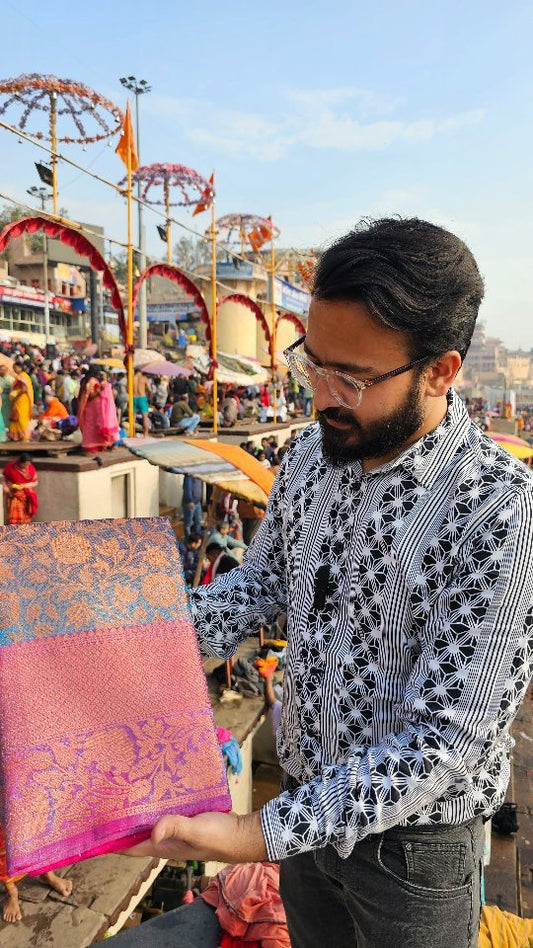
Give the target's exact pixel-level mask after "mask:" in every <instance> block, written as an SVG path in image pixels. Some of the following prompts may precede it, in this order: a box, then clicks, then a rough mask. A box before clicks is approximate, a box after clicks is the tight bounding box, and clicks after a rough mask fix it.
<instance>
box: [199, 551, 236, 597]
mask: <svg viewBox="0 0 533 948" xmlns="http://www.w3.org/2000/svg"><path fill="white" fill-rule="evenodd" d="M205 555H206V558H207V560H208V562H209V567H208V569H207V572H206V574H205V576H204V578H203V579H202V586H207V584H208V583H212V582H213V580H214V578H215V576H219V575H221V574H222V573H229V572H230V570H232V569H235V567H236V566H239V561H238V560H236V559H235V557H234V556H232V555H231V553H229V552H228V551H227V549H226V547H225V546H223V545H222V543H220V542H219V541H217V540H210V541H209V543H208V544H207V548H206V551H205Z"/></svg>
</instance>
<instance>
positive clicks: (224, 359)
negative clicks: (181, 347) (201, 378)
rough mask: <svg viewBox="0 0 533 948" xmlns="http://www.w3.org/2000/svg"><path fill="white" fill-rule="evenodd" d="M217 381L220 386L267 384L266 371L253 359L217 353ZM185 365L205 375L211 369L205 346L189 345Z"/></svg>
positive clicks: (267, 376) (245, 386) (227, 353)
mask: <svg viewBox="0 0 533 948" xmlns="http://www.w3.org/2000/svg"><path fill="white" fill-rule="evenodd" d="M217 363H218V365H217V380H218V382H219V383H220V384H222V385H238V386H241V385H242V386H243V387H244V388H247V387H248V385H263V384H264V383H265V382H268V379H269V374H268V371H267V370H266V369H265V368H264V367H263V366H262V365H261V364H260V362H257V361H256V360H255V359H249V358H248V357H247V356H241V355H230V353H229V352H221V351H220V349H219V350H218V351H217ZM187 364H188V365H193V366H194V368H195V369H196V370H197V371H198V372H201V373H202V375H207V374H208V373H209V370H210V367H211V357H210V355H209V354H208V352H207V349H206V348H205V346H201V345H195V344H189V345H188V346H187Z"/></svg>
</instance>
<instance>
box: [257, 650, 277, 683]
mask: <svg viewBox="0 0 533 948" xmlns="http://www.w3.org/2000/svg"><path fill="white" fill-rule="evenodd" d="M278 664H279V662H278V660H277V658H274V656H273V655H271V656H269V657H268V658H256V660H255V662H254V665H255V667H256V668H257V671H258V672H259V674H260V675H261V677H262V678H268V677H269V675H272V673H273V672H275V671H276V668H277V667H278Z"/></svg>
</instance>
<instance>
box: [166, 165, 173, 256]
mask: <svg viewBox="0 0 533 948" xmlns="http://www.w3.org/2000/svg"><path fill="white" fill-rule="evenodd" d="M164 189H165V213H166V218H167V220H166V224H167V263H172V238H171V229H170V194H169V187H168V176H167V175H165V181H164Z"/></svg>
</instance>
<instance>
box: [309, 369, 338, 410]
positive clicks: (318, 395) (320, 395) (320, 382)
mask: <svg viewBox="0 0 533 948" xmlns="http://www.w3.org/2000/svg"><path fill="white" fill-rule="evenodd" d="M313 404H314V406H315V408H316V410H317V411H324V409H325V408H338V407H339V403H338V402H337V400H336V399H335V398H334V397H333V395H332V394H331V391H330V388H329V385H328V382H327V379H326V378H325V376H324V375H317V377H316V382H315V385H314V389H313Z"/></svg>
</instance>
